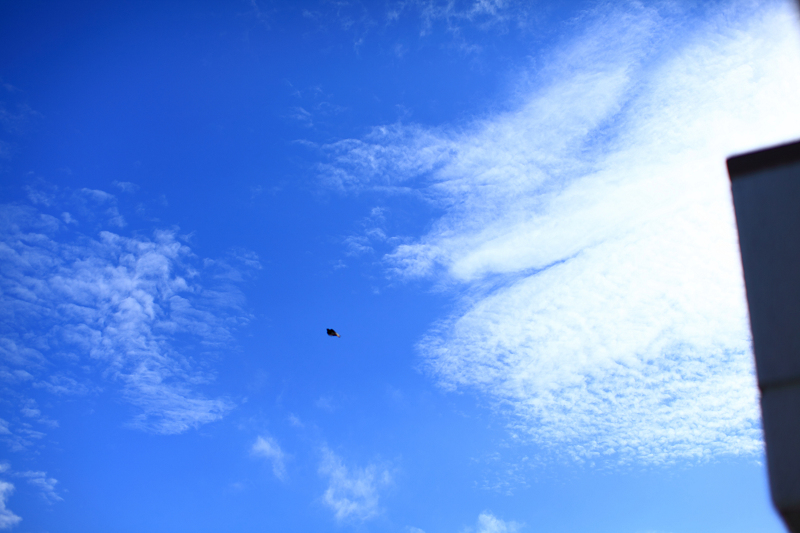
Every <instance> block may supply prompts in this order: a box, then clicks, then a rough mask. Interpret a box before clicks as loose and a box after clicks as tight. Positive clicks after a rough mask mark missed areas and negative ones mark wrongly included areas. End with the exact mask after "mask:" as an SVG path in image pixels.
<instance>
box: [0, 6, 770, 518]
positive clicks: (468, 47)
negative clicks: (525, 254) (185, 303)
mask: <svg viewBox="0 0 800 533" xmlns="http://www.w3.org/2000/svg"><path fill="white" fill-rule="evenodd" d="M392 5H393V4H387V3H384V2H374V3H369V2H368V3H366V4H360V3H353V4H348V5H345V4H341V5H339V4H337V3H332V2H306V3H304V4H302V5H299V4H297V3H288V2H270V3H268V2H257V6H255V7H254V5H252V4H250V3H248V2H246V1H241V2H166V3H165V2H99V1H98V2H65V3H64V2H4V3H2V5H0V81H2V83H3V84H6V88H5V89H2V88H0V92H1V94H2V96H0V102H1V103H2V106H3V107H2V109H3V110H4V115H3V116H4V117H5V118H4V131H3V133H2V135H3V137H2V139H3V140H4V141H5V142H6V143H8V146H9V147H10V151H9V154H8V156H7V157H5V158H3V159H0V198H1V199H2V203H3V204H6V205H24V206H30V205H32V204H31V201H30V194H31V193H30V191H32V190H35V191H42V192H44V193H47V194H51V195H52V198H53V200H52V203H51V205H50V206H45V205H38V206H36V207H34V208H35V209H37V210H39V211H40V212H43V213H50V214H52V215H54V216H56V217H58V216H60V213H61V212H63V211H69V212H70V213H71V214H72V215H73V216H75V217H76V218H77V219H78V220H79V221H80V226H79V227H77V229H75V231H78V232H79V233H80V234H81V235H84V236H85V237H86V238H92V239H95V238H97V234H98V232H99V231H101V230H108V231H114V232H117V233H119V234H121V235H124V236H139V237H141V238H151V237H152V234H153V231H154V230H156V229H168V230H169V229H172V230H174V231H175V232H176V233H177V234H178V235H180V236H183V238H184V239H185V241H184V242H186V243H187V245H188V246H190V248H191V251H192V253H193V254H194V256H193V257H192V258H190V259H189V261H190V263H191V264H192V265H194V266H195V267H196V268H197V269H198V270H202V269H203V268H205V267H204V266H203V265H204V260H206V259H212V260H224V261H227V264H229V265H233V267H232V268H234V269H238V270H237V271H240V272H242V274H241V277H240V279H233V281H232V282H231V283H232V284H233V285H235V286H236V287H238V290H239V291H241V295H242V296H243V297H244V299H245V300H244V301H245V303H244V304H243V306H242V309H243V311H242V313H243V316H246V318H247V321H246V323H244V324H243V325H240V326H237V327H234V328H232V331H233V332H234V339H233V340H232V341H231V342H230V344H229V345H228V346H225V347H224V349H214V350H205V349H204V348H203V347H202V346H201V345H199V344H198V342H197V340H196V339H194V338H191V337H186V338H176V339H174V343H175V345H176V346H178V347H179V348H181V349H183V350H185V353H187V354H194V355H193V357H195V358H196V360H197V361H198V365H200V366H201V367H203V368H205V369H207V370H208V371H209V372H210V373H212V374H213V375H214V380H213V381H211V382H209V383H206V384H201V385H198V387H200V388H201V390H202V391H203V393H204V394H205V395H207V396H208V397H220V396H224V397H227V398H229V399H231V401H232V402H233V403H234V404H235V407H234V408H233V410H231V411H230V412H229V413H228V414H227V415H226V416H225V417H223V418H222V419H221V420H218V421H215V422H212V423H209V424H205V425H201V426H200V427H198V428H197V429H190V430H188V431H186V432H183V433H181V434H177V435H162V434H156V433H152V432H146V431H142V430H138V429H135V428H131V427H129V425H128V422H129V420H131V419H132V418H133V417H134V416H135V415H136V413H137V407H136V406H135V405H132V404H131V403H130V402H128V401H126V399H125V397H124V395H122V394H121V393H120V392H119V388H118V386H117V385H115V382H114V380H113V379H110V378H108V377H107V376H104V374H103V370H102V369H101V368H94V367H91V362H90V361H89V360H88V359H87V360H86V361H84V363H80V364H78V363H75V364H77V365H78V366H75V367H74V368H76V369H77V368H84V369H85V373H84V374H83V377H84V379H85V380H86V382H87V383H94V384H95V387H94V388H93V389H92V390H90V391H88V392H86V393H85V394H82V395H65V396H58V395H54V394H51V393H49V392H47V391H45V390H44V389H37V388H34V387H31V386H28V388H27V389H25V390H26V392H25V394H27V397H30V398H33V399H35V400H36V402H37V405H38V408H39V409H40V410H41V411H42V413H44V414H45V415H46V416H47V417H48V418H49V419H52V420H55V421H57V423H58V427H51V428H48V429H46V436H45V437H43V438H41V439H38V440H36V442H35V443H34V444H33V445H31V446H28V447H25V448H24V449H21V450H12V449H11V447H10V446H6V447H4V448H3V449H2V450H0V462H5V463H7V464H9V465H10V469H11V470H10V471H9V472H11V473H10V474H8V475H7V476H6V477H5V478H4V479H6V480H7V481H10V482H13V483H14V485H15V491H14V493H13V494H12V495H11V496H10V498H9V499H8V500H7V502H6V505H7V507H8V508H9V509H10V510H11V511H13V512H14V513H15V514H17V515H19V516H21V517H22V521H21V522H20V523H19V524H18V525H16V526H13V528H12V530H13V531H19V532H23V531H24V532H44V531H50V532H57V531H81V532H86V533H89V532H117V531H118V532H137V531H151V532H160V531H163V532H179V531H185V532H221V531H231V532H235V531H241V532H245V531H281V532H291V531H296V532H300V531H349V530H355V531H390V532H395V531H396V532H408V531H413V530H409V529H408V528H410V527H415V528H421V529H422V530H424V531H425V532H427V533H436V532H460V531H466V529H465V528H468V527H472V528H473V531H475V529H474V528H475V524H476V519H477V517H478V515H479V513H481V512H484V511H490V512H491V513H493V514H494V516H497V517H498V518H502V519H503V520H506V521H507V522H511V521H515V522H517V523H519V524H523V525H522V526H521V529H520V531H531V532H533V531H537V532H538V531H541V532H548V533H549V532H560V531H563V532H567V531H570V532H574V531H587V532H598V533H599V532H612V531H613V532H630V533H644V532H646V531H647V532H651V531H657V532H659V533H667V532H674V533H677V532H701V531H702V532H711V531H726V532H736V531H739V532H752V531H763V532H769V531H774V532H777V531H781V526H780V524H779V522H778V520H777V518H776V517H775V515H774V513H773V511H772V510H771V508H770V505H769V501H768V493H767V487H766V479H765V471H764V467H763V464H761V462H762V461H763V458H761V457H752V456H746V457H740V458H730V457H722V458H719V459H716V460H713V461H711V462H708V463H700V464H694V463H682V462H681V461H676V462H675V463H674V464H669V465H661V466H648V465H638V464H633V465H626V466H624V467H620V468H619V469H595V468H592V467H590V466H588V465H586V464H580V463H578V464H564V463H562V462H558V461H555V462H544V463H543V464H540V465H538V466H531V467H528V466H519V468H518V469H517V470H516V471H513V470H514V465H521V464H523V463H524V461H523V457H525V456H531V457H533V456H535V455H536V453H537V450H536V449H535V446H532V445H531V446H526V445H520V444H515V443H514V441H513V439H509V437H508V431H507V429H506V419H505V418H503V417H502V416H500V415H499V414H498V411H497V410H496V409H495V408H494V407H493V406H492V405H491V402H490V401H489V400H486V399H483V398H481V397H479V396H475V395H471V394H468V393H463V392H455V393H453V392H448V391H445V390H443V389H441V388H440V387H438V386H437V385H436V384H435V382H434V380H432V379H431V378H430V377H429V376H428V375H427V374H426V373H425V372H424V370H422V365H421V362H420V358H419V355H418V353H417V351H416V350H415V345H416V344H417V342H419V340H420V339H421V338H422V337H423V335H425V333H426V332H427V331H429V330H430V328H431V326H432V324H434V323H436V321H437V320H440V319H441V318H442V317H443V316H444V315H445V314H446V313H447V312H449V310H451V309H452V308H453V306H454V305H456V302H455V298H454V296H453V294H452V293H451V292H448V291H446V290H443V289H442V288H441V287H439V286H437V285H436V284H435V283H432V282H429V281H428V280H421V281H420V280H416V281H414V280H412V281H403V280H399V279H397V278H393V277H391V276H390V275H387V273H386V271H387V269H386V266H385V264H384V263H383V262H382V259H381V258H382V256H383V254H384V253H388V252H390V251H391V247H390V246H389V245H386V247H385V249H379V248H376V250H375V251H374V252H372V253H368V254H366V255H362V256H357V257H355V256H352V255H348V254H347V248H346V245H345V240H346V238H347V236H349V235H352V234H355V233H358V232H359V231H361V230H362V228H363V226H364V224H366V222H365V220H367V219H368V218H369V216H370V213H371V210H372V209H373V208H375V207H382V208H385V209H386V210H387V213H390V214H391V216H390V217H387V222H386V232H387V234H392V235H403V236H410V238H414V237H417V236H419V235H422V234H424V233H426V232H427V231H428V230H429V229H430V227H431V225H432V224H433V221H434V220H435V218H436V217H437V216H438V215H439V214H440V213H441V206H438V205H435V204H433V203H431V202H427V201H425V200H424V199H421V198H420V197H418V196H415V195H413V194H408V195H394V194H384V193H381V192H376V191H370V190H365V191H360V192H355V193H348V192H345V191H341V190H337V189H335V188H331V187H328V186H326V185H325V182H324V179H323V178H324V168H323V167H321V166H320V164H321V163H324V162H326V161H327V155H326V152H325V149H324V145H326V144H329V143H333V142H336V141H339V140H342V139H347V138H361V137H363V136H365V135H367V134H368V133H369V131H370V130H371V128H373V127H375V126H378V125H382V124H392V123H396V122H400V123H417V124H422V125H425V126H430V127H437V126H439V125H442V124H450V125H452V124H456V125H458V124H466V123H468V122H469V121H471V120H473V119H474V118H475V117H476V116H477V117H480V116H485V115H486V114H489V113H492V112H499V111H502V110H503V109H504V108H505V107H507V106H508V105H509V104H508V102H513V101H514V98H515V91H517V90H518V89H519V87H520V86H521V84H524V83H523V82H520V80H519V77H518V74H519V73H520V72H521V71H524V70H526V69H531V68H534V69H535V67H536V66H537V65H540V64H542V63H543V62H544V61H545V59H546V57H545V56H543V55H542V54H543V53H544V51H546V50H548V49H550V48H552V47H553V46H557V45H558V43H559V42H562V41H564V40H568V39H569V36H570V34H571V33H572V32H575V31H577V26H578V24H579V22H576V21H579V19H578V18H576V17H578V16H579V15H580V14H581V12H582V10H584V9H585V8H587V6H588V5H589V3H585V2H573V3H563V2H551V3H542V5H541V6H534V7H529V8H528V9H527V10H526V11H525V13H524V14H520V15H519V17H520V20H522V21H523V22H524V23H520V24H517V22H515V21H510V22H503V23H502V24H494V25H492V24H489V23H488V22H487V23H486V24H484V26H481V21H480V20H475V21H471V22H465V21H458V28H454V27H451V28H448V27H447V24H446V23H445V22H444V21H442V20H440V19H439V20H434V21H433V23H432V25H431V27H430V28H429V29H428V30H426V29H425V24H424V21H423V18H422V16H421V15H420V10H419V9H418V7H416V6H415V5H411V6H410V7H407V8H406V9H405V10H404V11H403V12H402V13H401V14H400V16H399V18H398V19H397V20H396V21H394V22H391V23H388V22H387V19H386V13H387V12H388V11H390V8H391V6H392ZM465 5H466V4H465ZM685 11H686V13H688V15H687V16H691V15H692V14H693V13H694V12H695V8H694V7H692V6H686V8H685ZM304 13H305V14H304ZM454 24H455V23H454ZM301 108H302V110H305V112H306V113H307V114H304V112H303V111H301ZM321 169H323V170H321ZM115 182H129V183H132V184H135V186H136V187H135V190H131V191H128V192H126V191H124V190H122V189H121V188H120V187H119V186H117V185H115ZM84 188H86V189H96V190H102V191H106V192H108V193H110V194H113V195H115V196H116V205H117V206H118V209H119V212H120V214H122V215H123V216H124V217H125V220H126V222H127V225H126V226H125V227H124V228H115V227H110V226H109V225H108V224H107V223H106V222H104V219H103V217H102V216H101V215H100V214H98V213H99V211H97V212H95V210H96V209H98V210H99V208H96V207H93V206H92V205H91V204H84V206H83V207H82V208H81V207H80V206H79V202H78V201H77V200H76V199H75V198H76V194H77V193H78V192H79V191H80V190H81V189H84ZM81 209H83V210H82V211H81ZM61 235H63V236H64V237H63V238H64V239H74V238H78V237H75V236H74V234H71V233H69V232H66V231H65V232H62V233H61ZM247 253H255V254H257V256H258V258H259V261H260V264H261V268H260V269H248V268H246V267H244V266H241V263H240V262H237V261H239V260H238V259H236V257H241V256H242V255H243V254H247ZM206 265H207V264H206ZM240 267H241V268H240ZM208 268H209V270H208V271H204V272H206V273H204V274H203V276H205V277H203V278H202V279H203V283H207V284H213V272H215V271H214V267H213V266H212V267H208ZM217 281H218V282H220V281H219V280H217ZM223 281H225V280H223ZM225 282H226V283H227V282H228V281H225ZM220 283H222V282H220ZM4 327H5V326H4ZM22 327H29V328H30V332H31V334H32V335H37V334H38V333H37V329H36V328H37V325H36V324H30V325H29V326H24V325H23V326H22ZM326 327H334V328H336V329H337V331H339V332H340V333H341V335H342V338H341V339H330V338H328V337H326V336H325V335H324V329H325V328H326ZM79 357H85V356H83V355H80V354H79ZM55 361H58V360H55ZM50 364H52V365H56V366H57V365H59V364H61V363H58V362H55V363H50ZM63 364H64V365H67V364H70V365H72V364H73V363H66V362H65V363H63ZM81 364H82V365H83V366H81ZM48 368H52V367H48ZM70 368H73V367H70ZM75 371H76V372H78V370H75ZM4 387H6V392H7V393H8V394H7V395H6V399H5V400H3V401H2V402H0V409H2V410H3V412H2V413H0V417H2V418H5V419H7V420H17V419H19V415H18V414H16V413H17V412H18V411H19V408H20V406H19V405H18V402H19V401H20V400H19V398H20V397H19V396H14V395H11V393H10V392H9V391H10V390H12V389H13V387H14V385H4ZM20 387H21V385H20ZM15 417H16V418H15ZM291 417H296V418H295V420H298V421H299V423H293V422H292V419H291ZM259 435H271V436H272V437H273V438H275V439H276V441H277V442H279V443H280V446H281V448H282V449H283V450H284V452H285V453H286V454H287V458H286V469H287V476H286V479H284V480H279V479H277V478H276V477H275V476H274V475H273V473H272V468H271V466H270V463H269V461H266V460H263V459H260V458H258V457H254V456H253V454H252V453H251V451H250V449H251V447H252V445H253V442H254V441H255V439H256V438H257V436H259ZM326 447H327V448H329V449H330V450H332V451H333V452H335V453H336V454H337V455H339V456H341V457H343V458H344V461H345V463H346V464H349V465H362V466H363V465H366V464H368V463H371V464H375V465H379V468H382V469H385V470H387V471H388V472H390V473H391V478H392V481H391V483H389V484H388V485H387V486H386V487H384V488H381V490H380V508H381V512H380V514H379V515H378V516H377V517H375V518H371V519H369V520H366V521H364V522H359V521H345V522H341V523H340V522H337V521H336V520H335V519H334V518H333V516H332V513H331V511H330V509H328V508H327V507H326V506H325V505H324V504H323V502H322V494H323V493H324V491H325V488H326V480H325V479H324V478H323V477H321V476H320V474H319V473H318V469H319V464H320V460H321V459H320V458H321V455H322V453H323V452H322V450H323V449H325V448H326ZM532 448H533V449H532ZM26 471H36V472H38V471H44V472H46V473H47V476H49V477H53V478H55V479H57V480H58V483H57V485H56V492H57V493H58V494H59V495H60V496H61V498H62V500H61V501H52V502H48V501H46V499H45V498H44V497H43V496H42V494H41V493H40V492H39V491H38V490H37V489H36V487H35V486H33V485H31V484H28V483H26V481H25V479H24V478H22V477H13V472H17V473H20V472H26Z"/></svg>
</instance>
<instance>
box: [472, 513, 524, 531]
mask: <svg viewBox="0 0 800 533" xmlns="http://www.w3.org/2000/svg"><path fill="white" fill-rule="evenodd" d="M520 527H521V525H520V524H518V523H516V522H506V521H505V520H501V519H499V518H497V517H496V516H494V515H493V514H492V513H490V512H489V511H484V512H482V513H481V514H480V515H478V523H477V525H476V526H475V530H474V531H475V532H476V533H516V532H517V531H519V528H520Z"/></svg>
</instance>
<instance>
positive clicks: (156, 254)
mask: <svg viewBox="0 0 800 533" xmlns="http://www.w3.org/2000/svg"><path fill="white" fill-rule="evenodd" d="M77 197H78V199H79V200H80V199H83V200H86V199H88V200H91V201H92V202H97V203H100V204H104V205H109V204H113V203H114V202H115V200H114V198H113V196H111V195H109V194H107V193H104V192H103V191H96V190H88V189H84V190H82V191H80V192H79V194H78V195H77ZM109 214H110V215H113V216H112V217H111V219H109V221H108V223H109V224H111V225H118V222H119V220H118V219H117V218H116V217H117V216H119V215H118V212H117V210H116V207H114V208H113V212H110V213H109ZM115 220H116V222H115ZM239 255H241V254H239ZM233 259H234V260H236V261H237V263H236V267H234V266H231V265H230V264H228V263H227V262H226V261H213V262H211V263H209V264H207V265H204V266H201V265H198V261H197V258H196V257H194V255H193V254H192V252H191V250H190V249H189V247H188V246H187V245H185V244H183V243H182V242H181V241H180V240H179V238H178V236H177V235H176V233H175V231H155V232H154V233H153V236H152V238H146V237H125V236H122V235H118V234H115V233H112V232H109V231H100V232H99V234H98V235H97V237H95V238H92V237H89V236H87V235H84V234H82V233H80V232H78V231H77V230H76V229H74V227H73V226H67V225H65V224H64V223H63V222H61V221H60V220H59V219H58V218H56V217H54V216H51V215H48V214H45V213H42V212H41V211H38V210H36V209H32V208H29V207H22V206H13V205H4V206H0V263H2V268H0V289H1V290H0V322H2V324H3V325H4V331H3V334H2V335H0V357H1V358H2V359H1V360H0V364H3V365H9V366H11V367H17V368H18V369H19V370H22V369H24V371H25V372H27V373H29V375H33V376H34V377H35V378H36V382H35V385H36V386H37V387H39V388H43V389H45V390H50V391H51V392H56V393H75V394H80V393H86V392H88V391H89V390H90V389H89V387H87V386H86V385H84V384H81V383H78V382H77V381H75V379H73V378H71V377H69V376H68V374H69V370H68V368H67V367H66V366H65V364H66V362H68V361H74V362H75V364H80V365H82V366H83V367H84V368H86V365H90V366H91V367H93V368H95V369H97V370H98V371H99V372H100V373H101V374H102V376H103V377H104V378H106V379H110V380H111V381H112V382H114V383H116V384H118V386H119V387H120V388H121V390H122V394H123V395H124V397H125V398H126V399H127V400H128V401H130V402H131V403H132V404H134V405H135V406H136V407H137V408H138V411H139V413H138V414H137V415H136V416H134V418H133V420H132V422H131V424H132V425H133V426H135V427H138V428H142V429H146V430H149V431H154V432H158V433H180V432H182V431H185V430H187V429H189V428H193V427H197V426H199V425H201V424H204V423H207V422H212V421H214V420H217V419H219V418H221V417H222V416H224V414H225V413H226V412H228V411H229V410H230V409H231V408H232V407H233V403H232V402H231V401H230V400H229V399H227V398H208V397H206V396H205V395H204V394H202V393H201V392H200V388H201V387H202V386H203V385H204V384H207V383H209V382H211V381H212V380H213V375H211V374H209V373H208V372H206V371H202V370H200V368H202V364H203V359H205V358H207V357H208V356H209V355H213V354H218V353H219V352H221V351H222V350H223V349H225V348H226V347H228V346H230V345H231V339H232V331H233V328H235V327H236V326H237V325H239V324H243V323H245V322H246V321H247V316H246V315H245V314H244V312H243V310H242V305H243V296H242V293H241V291H239V290H238V288H237V287H236V286H235V283H236V282H237V281H239V280H240V279H241V274H240V273H238V274H237V273H236V271H237V269H240V270H247V269H248V268H250V267H249V266H248V265H247V264H246V263H247V261H249V262H253V261H254V258H253V257H250V256H247V257H245V259H246V261H245V262H244V263H243V262H242V261H239V260H238V259H237V258H236V257H234V258H233ZM234 274H236V275H234ZM237 276H238V277H237ZM56 361H57V362H58V366H59V371H58V372H57V373H53V374H50V369H51V368H53V364H54V363H55V362H56ZM76 368H77V367H76ZM0 370H2V369H1V368H0ZM8 374H9V375H10V376H11V375H14V374H13V373H12V372H8ZM26 414H27V415H32V411H31V412H26Z"/></svg>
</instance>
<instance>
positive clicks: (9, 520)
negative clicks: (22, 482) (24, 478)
mask: <svg viewBox="0 0 800 533" xmlns="http://www.w3.org/2000/svg"><path fill="white" fill-rule="evenodd" d="M12 492H14V485H12V484H11V483H9V482H7V481H0V529H8V528H10V527H13V526H15V525H17V524H18V523H19V522H20V520H22V518H20V517H19V516H17V515H15V514H14V513H13V512H11V510H10V509H9V508H8V507H6V505H7V503H8V498H9V497H10V496H11V493H12Z"/></svg>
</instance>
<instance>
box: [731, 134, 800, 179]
mask: <svg viewBox="0 0 800 533" xmlns="http://www.w3.org/2000/svg"><path fill="white" fill-rule="evenodd" d="M798 161H800V141H794V142H791V143H788V144H781V145H778V146H773V147H772V148H765V149H763V150H757V151H755V152H749V153H746V154H741V155H734V156H731V157H729V158H728V161H727V163H728V175H729V176H730V177H731V181H733V180H735V179H737V178H741V177H744V176H746V175H748V174H752V173H753V172H758V171H760V170H766V169H768V168H772V167H778V166H781V165H788V164H791V163H796V162H798Z"/></svg>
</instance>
